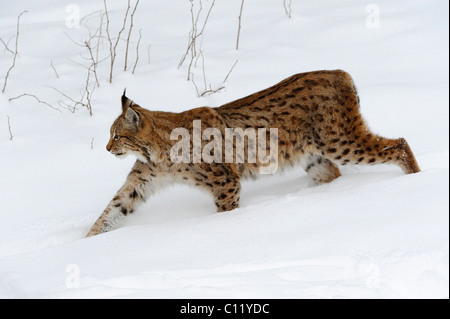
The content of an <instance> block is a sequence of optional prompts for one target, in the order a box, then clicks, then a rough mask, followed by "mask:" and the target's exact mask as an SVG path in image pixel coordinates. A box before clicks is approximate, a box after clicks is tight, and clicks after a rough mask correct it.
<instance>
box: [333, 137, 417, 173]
mask: <svg viewBox="0 0 450 319" xmlns="http://www.w3.org/2000/svg"><path fill="white" fill-rule="evenodd" d="M340 143H341V144H342V143H344V145H342V147H339V148H336V147H332V148H328V149H327V150H326V156H327V157H328V158H330V159H332V160H333V161H334V162H336V163H340V164H342V165H345V164H348V163H350V164H369V165H374V164H382V163H391V164H396V165H398V166H399V167H400V168H401V169H402V170H403V171H404V172H405V173H406V174H412V173H417V172H420V168H419V165H418V164H417V161H416V158H415V157H414V154H413V152H412V151H411V148H410V147H409V145H408V143H407V142H406V140H405V139H404V138H399V139H387V138H384V137H380V136H376V135H372V134H370V133H368V134H365V136H364V137H362V136H357V137H356V136H355V137H350V138H347V139H343V140H342V141H341V142H340Z"/></svg>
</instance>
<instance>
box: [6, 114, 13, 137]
mask: <svg viewBox="0 0 450 319" xmlns="http://www.w3.org/2000/svg"><path fill="white" fill-rule="evenodd" d="M6 117H7V118H8V131H9V140H10V141H12V140H13V134H12V132H11V123H10V122H9V115H6Z"/></svg>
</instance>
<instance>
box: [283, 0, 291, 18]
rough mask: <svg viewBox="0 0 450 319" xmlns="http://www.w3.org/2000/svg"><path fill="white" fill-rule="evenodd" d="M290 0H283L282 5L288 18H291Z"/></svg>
mask: <svg viewBox="0 0 450 319" xmlns="http://www.w3.org/2000/svg"><path fill="white" fill-rule="evenodd" d="M291 5H292V0H289V2H288V3H287V0H283V6H284V12H286V15H287V16H288V18H289V19H290V18H291V13H292V7H291Z"/></svg>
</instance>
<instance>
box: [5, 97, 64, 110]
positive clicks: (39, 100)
mask: <svg viewBox="0 0 450 319" xmlns="http://www.w3.org/2000/svg"><path fill="white" fill-rule="evenodd" d="M24 96H29V97H32V98H34V99H35V100H36V101H38V102H39V103H41V104H44V105H47V106H49V107H51V108H52V109H54V110H56V111H59V112H61V110H60V109H58V108H56V107H54V106H53V105H51V104H50V103H47V102H45V101H42V100H41V99H39V98H38V97H37V96H36V95H34V94H29V93H23V94H20V95H18V96H15V97H12V98H10V99H9V101H10V102H11V101H14V100H17V99H19V98H21V97H24Z"/></svg>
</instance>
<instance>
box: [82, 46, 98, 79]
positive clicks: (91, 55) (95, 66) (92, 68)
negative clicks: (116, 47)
mask: <svg viewBox="0 0 450 319" xmlns="http://www.w3.org/2000/svg"><path fill="white" fill-rule="evenodd" d="M84 44H85V46H86V48H87V49H88V51H89V56H90V58H91V61H92V63H91V66H90V67H89V69H90V70H92V73H94V76H95V83H96V84H97V87H99V86H100V83H99V81H98V77H97V64H98V61H96V60H95V58H94V54H93V52H92V48H91V43H90V41H86V42H84Z"/></svg>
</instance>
